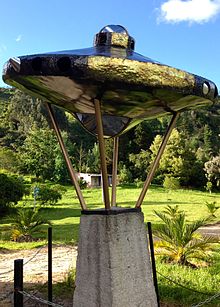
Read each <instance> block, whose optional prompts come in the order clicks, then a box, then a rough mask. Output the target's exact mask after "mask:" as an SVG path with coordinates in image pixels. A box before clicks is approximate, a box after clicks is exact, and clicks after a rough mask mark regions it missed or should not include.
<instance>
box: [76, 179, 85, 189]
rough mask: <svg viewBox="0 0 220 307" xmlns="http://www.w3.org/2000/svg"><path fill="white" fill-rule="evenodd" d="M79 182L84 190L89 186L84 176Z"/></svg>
mask: <svg viewBox="0 0 220 307" xmlns="http://www.w3.org/2000/svg"><path fill="white" fill-rule="evenodd" d="M78 184H79V187H80V189H82V190H83V189H86V188H87V182H86V181H85V180H84V179H82V178H80V179H79V180H78Z"/></svg>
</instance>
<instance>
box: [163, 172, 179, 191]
mask: <svg viewBox="0 0 220 307" xmlns="http://www.w3.org/2000/svg"><path fill="white" fill-rule="evenodd" d="M163 187H164V188H165V189H169V190H176V189H179V188H180V181H179V179H178V178H174V177H172V176H168V175H167V176H165V179H164V182H163Z"/></svg>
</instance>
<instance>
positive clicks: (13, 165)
mask: <svg viewBox="0 0 220 307" xmlns="http://www.w3.org/2000/svg"><path fill="white" fill-rule="evenodd" d="M0 169H2V170H5V171H7V172H12V173H13V172H14V173H15V172H17V170H18V158H17V155H16V153H15V152H14V151H12V150H10V149H8V148H5V147H2V146H0Z"/></svg>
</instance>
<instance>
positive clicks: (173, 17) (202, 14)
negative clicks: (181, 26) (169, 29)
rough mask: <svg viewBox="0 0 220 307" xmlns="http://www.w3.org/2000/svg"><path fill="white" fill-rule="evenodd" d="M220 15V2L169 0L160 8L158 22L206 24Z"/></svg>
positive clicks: (208, 0)
mask: <svg viewBox="0 0 220 307" xmlns="http://www.w3.org/2000/svg"><path fill="white" fill-rule="evenodd" d="M218 13H220V0H187V1H183V0H168V1H166V2H164V3H163V4H162V5H161V7H160V16H159V18H158V21H159V22H161V21H165V22H170V23H178V22H181V21H186V22H189V23H193V22H195V23H204V22H208V21H209V20H211V19H212V18H213V17H215V16H216V15H217V14H218Z"/></svg>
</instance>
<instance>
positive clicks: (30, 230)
mask: <svg viewBox="0 0 220 307" xmlns="http://www.w3.org/2000/svg"><path fill="white" fill-rule="evenodd" d="M11 223H12V235H11V238H12V240H13V241H16V242H30V241H33V240H34V239H33V234H35V233H36V232H39V230H40V228H41V226H42V225H43V224H48V225H51V223H50V221H49V220H47V219H45V218H43V217H42V216H41V215H40V214H39V213H38V210H37V209H31V208H28V209H26V208H21V209H19V210H18V211H17V213H16V215H14V216H12V218H11Z"/></svg>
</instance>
